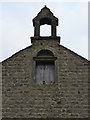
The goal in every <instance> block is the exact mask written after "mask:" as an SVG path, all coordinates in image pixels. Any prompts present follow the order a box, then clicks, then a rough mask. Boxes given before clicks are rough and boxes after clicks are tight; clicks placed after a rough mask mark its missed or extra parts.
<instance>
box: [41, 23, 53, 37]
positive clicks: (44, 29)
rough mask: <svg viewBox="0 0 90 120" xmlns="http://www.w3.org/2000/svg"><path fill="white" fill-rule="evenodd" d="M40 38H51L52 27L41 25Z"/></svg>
mask: <svg viewBox="0 0 90 120" xmlns="http://www.w3.org/2000/svg"><path fill="white" fill-rule="evenodd" d="M40 36H51V26H50V25H46V24H45V25H41V26H40Z"/></svg>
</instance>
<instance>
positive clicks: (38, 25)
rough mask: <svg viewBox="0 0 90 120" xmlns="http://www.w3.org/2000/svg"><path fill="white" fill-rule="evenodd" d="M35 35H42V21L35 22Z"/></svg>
mask: <svg viewBox="0 0 90 120" xmlns="http://www.w3.org/2000/svg"><path fill="white" fill-rule="evenodd" d="M34 36H40V23H39V21H38V22H36V23H35V27H34Z"/></svg>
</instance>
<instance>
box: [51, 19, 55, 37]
mask: <svg viewBox="0 0 90 120" xmlns="http://www.w3.org/2000/svg"><path fill="white" fill-rule="evenodd" d="M51 36H53V37H55V36H56V25H55V22H54V21H52V26H51Z"/></svg>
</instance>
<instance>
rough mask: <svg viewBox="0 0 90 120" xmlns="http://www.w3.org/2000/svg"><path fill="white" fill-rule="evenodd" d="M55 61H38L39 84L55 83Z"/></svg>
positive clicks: (37, 77)
mask: <svg viewBox="0 0 90 120" xmlns="http://www.w3.org/2000/svg"><path fill="white" fill-rule="evenodd" d="M54 73H55V68H54V61H37V62H36V81H37V83H39V84H47V83H54V81H55V80H54V78H55V75H54Z"/></svg>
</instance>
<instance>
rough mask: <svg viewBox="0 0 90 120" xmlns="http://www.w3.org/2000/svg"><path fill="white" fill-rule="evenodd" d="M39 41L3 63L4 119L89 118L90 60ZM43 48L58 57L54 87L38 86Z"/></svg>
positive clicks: (63, 48) (60, 47)
mask: <svg viewBox="0 0 90 120" xmlns="http://www.w3.org/2000/svg"><path fill="white" fill-rule="evenodd" d="M39 42H41V41H39ZM39 42H36V43H34V45H33V46H30V47H27V48H26V49H24V50H21V51H20V52H18V53H17V54H15V55H13V56H12V57H11V58H9V59H7V60H5V61H3V63H2V80H3V81H2V84H3V86H2V94H3V97H2V98H3V100H2V107H3V112H2V115H3V117H10V118H13V117H14V118H19V117H22V118H28V117H35V118H40V117H41V118H42V117H45V118H46V117H53V118H55V117H61V118H63V117H65V118H67V117H77V118H78V117H80V118H83V117H88V61H87V60H86V59H84V58H82V57H80V56H78V55H77V54H75V53H73V52H72V51H70V50H68V49H67V48H65V47H63V46H61V45H57V44H56V45H55V44H54V43H53V42H52V44H51V43H50V42H48V41H47V40H46V41H45V40H44V41H43V45H40V44H39ZM37 46H38V47H37ZM42 49H48V50H50V51H52V52H53V53H54V55H55V56H57V60H56V76H57V80H55V83H54V84H45V85H43V84H41V85H38V84H36V83H35V79H34V77H33V76H35V73H33V68H34V61H33V57H35V56H36V55H37V53H38V51H40V50H42Z"/></svg>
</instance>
